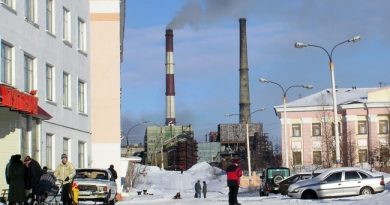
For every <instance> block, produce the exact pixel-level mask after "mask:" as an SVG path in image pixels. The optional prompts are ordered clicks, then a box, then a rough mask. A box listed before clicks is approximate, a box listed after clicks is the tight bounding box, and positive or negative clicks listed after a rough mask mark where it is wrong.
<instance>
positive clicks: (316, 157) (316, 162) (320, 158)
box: [313, 151, 322, 165]
mask: <svg viewBox="0 0 390 205" xmlns="http://www.w3.org/2000/svg"><path fill="white" fill-rule="evenodd" d="M314 153H316V154H318V153H319V155H320V156H319V157H318V156H315V154H314ZM318 158H319V160H318ZM315 159H316V160H315ZM313 164H316V165H321V164H322V152H321V151H313Z"/></svg>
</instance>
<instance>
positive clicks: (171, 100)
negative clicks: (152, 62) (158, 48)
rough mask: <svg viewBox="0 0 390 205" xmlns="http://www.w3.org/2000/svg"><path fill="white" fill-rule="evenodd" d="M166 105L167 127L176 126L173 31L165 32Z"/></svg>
mask: <svg viewBox="0 0 390 205" xmlns="http://www.w3.org/2000/svg"><path fill="white" fill-rule="evenodd" d="M165 49H166V56H165V69H166V75H165V83H166V84H165V104H166V110H165V111H166V117H165V125H169V124H173V125H175V124H176V116H175V76H174V72H173V65H174V64H173V30H172V29H167V30H166V31H165Z"/></svg>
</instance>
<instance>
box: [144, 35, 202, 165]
mask: <svg viewBox="0 0 390 205" xmlns="http://www.w3.org/2000/svg"><path fill="white" fill-rule="evenodd" d="M165 49H166V50H165V51H166V52H165V53H166V56H165V69H166V76H165V88H166V92H165V103H166V104H165V105H166V110H165V111H166V117H165V125H162V126H158V125H152V126H148V127H147V128H146V132H145V151H146V155H145V156H144V157H145V159H144V162H145V164H149V165H155V166H160V167H161V168H162V169H168V170H187V169H188V168H190V167H192V165H194V164H196V163H197V159H198V156H197V142H196V141H195V139H194V131H193V129H192V126H191V125H176V115H175V76H174V61H173V30H172V29H167V30H166V31H165Z"/></svg>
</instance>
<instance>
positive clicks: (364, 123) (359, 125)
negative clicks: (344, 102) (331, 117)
mask: <svg viewBox="0 0 390 205" xmlns="http://www.w3.org/2000/svg"><path fill="white" fill-rule="evenodd" d="M357 128H358V130H357V133H358V135H365V134H367V120H358V121H357ZM362 128H363V129H364V130H363V132H362Z"/></svg>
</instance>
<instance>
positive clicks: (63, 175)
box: [54, 154, 75, 205]
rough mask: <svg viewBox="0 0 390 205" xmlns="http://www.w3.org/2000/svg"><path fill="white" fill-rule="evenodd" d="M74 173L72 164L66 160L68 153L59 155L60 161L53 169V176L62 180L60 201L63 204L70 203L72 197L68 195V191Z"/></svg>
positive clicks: (69, 190) (68, 204)
mask: <svg viewBox="0 0 390 205" xmlns="http://www.w3.org/2000/svg"><path fill="white" fill-rule="evenodd" d="M74 175H75V169H74V167H73V164H72V163H70V162H69V161H68V155H66V154H62V155H61V163H60V164H59V165H58V166H57V168H56V170H55V171H54V176H55V177H56V178H57V179H59V180H61V181H62V183H63V184H62V194H61V201H62V202H63V205H71V204H72V199H71V197H70V194H71V193H70V192H71V189H72V183H71V182H72V178H73V176H74Z"/></svg>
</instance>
